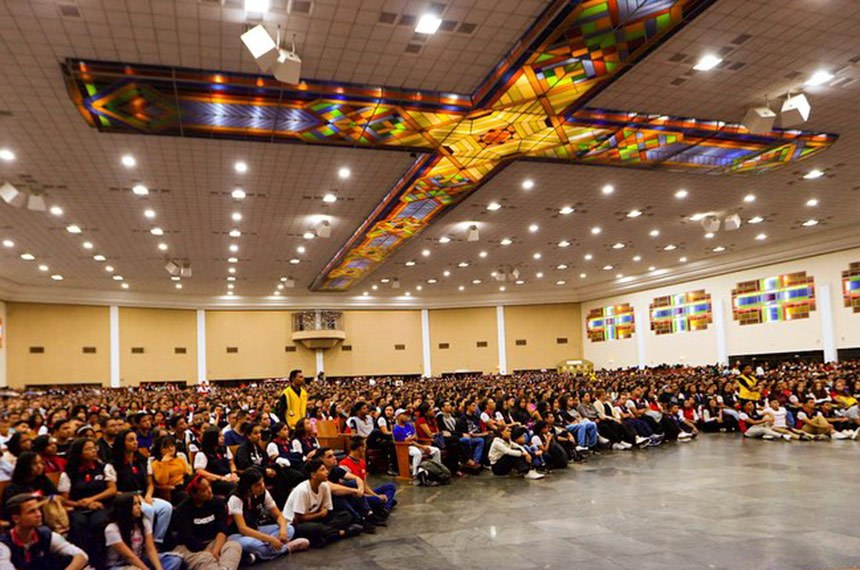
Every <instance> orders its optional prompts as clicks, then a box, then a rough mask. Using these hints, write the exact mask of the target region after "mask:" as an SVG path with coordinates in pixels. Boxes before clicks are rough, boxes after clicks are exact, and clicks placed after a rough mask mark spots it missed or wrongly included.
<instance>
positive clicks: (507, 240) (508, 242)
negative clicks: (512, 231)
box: [499, 238, 513, 245]
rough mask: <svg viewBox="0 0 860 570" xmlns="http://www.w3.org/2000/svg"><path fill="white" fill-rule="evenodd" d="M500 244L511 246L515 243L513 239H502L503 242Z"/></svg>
mask: <svg viewBox="0 0 860 570" xmlns="http://www.w3.org/2000/svg"><path fill="white" fill-rule="evenodd" d="M499 243H500V244H502V245H511V243H513V242H512V241H511V238H502V241H500V242H499Z"/></svg>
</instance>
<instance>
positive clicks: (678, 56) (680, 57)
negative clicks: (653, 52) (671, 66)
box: [669, 53, 687, 63]
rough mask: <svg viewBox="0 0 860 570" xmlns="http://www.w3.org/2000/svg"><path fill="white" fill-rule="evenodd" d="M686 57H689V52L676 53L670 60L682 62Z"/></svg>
mask: <svg viewBox="0 0 860 570" xmlns="http://www.w3.org/2000/svg"><path fill="white" fill-rule="evenodd" d="M685 59H687V54H685V53H676V54H675V55H673V56H672V57H670V58H669V61H671V62H672V63H681V62H682V61H684V60H685Z"/></svg>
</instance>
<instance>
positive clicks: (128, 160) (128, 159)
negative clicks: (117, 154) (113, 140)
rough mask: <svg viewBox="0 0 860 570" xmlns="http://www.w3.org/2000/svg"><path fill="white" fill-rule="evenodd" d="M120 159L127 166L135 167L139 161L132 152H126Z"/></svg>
mask: <svg viewBox="0 0 860 570" xmlns="http://www.w3.org/2000/svg"><path fill="white" fill-rule="evenodd" d="M120 161H121V162H122V165H123V166H125V167H126V168H134V167H135V166H137V161H136V160H135V159H134V157H133V156H131V155H130V154H124V155H123V157H122V158H121V159H120Z"/></svg>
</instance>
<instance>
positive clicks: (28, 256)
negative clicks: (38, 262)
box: [21, 253, 36, 261]
mask: <svg viewBox="0 0 860 570" xmlns="http://www.w3.org/2000/svg"><path fill="white" fill-rule="evenodd" d="M21 259H23V260H24V261H33V260H34V259H36V256H35V255H33V254H32V253H22V254H21Z"/></svg>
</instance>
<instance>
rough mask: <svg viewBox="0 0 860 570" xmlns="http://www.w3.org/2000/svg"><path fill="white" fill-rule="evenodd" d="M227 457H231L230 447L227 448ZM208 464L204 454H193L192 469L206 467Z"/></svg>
mask: <svg viewBox="0 0 860 570" xmlns="http://www.w3.org/2000/svg"><path fill="white" fill-rule="evenodd" d="M227 459H233V453H232V452H231V451H230V448H229V447H228V448H227ZM207 465H209V460H208V459H206V454H205V453H202V452H199V453H197V455H195V456H194V470H195V471H196V470H197V469H203V470H205V469H206V466H207Z"/></svg>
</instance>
